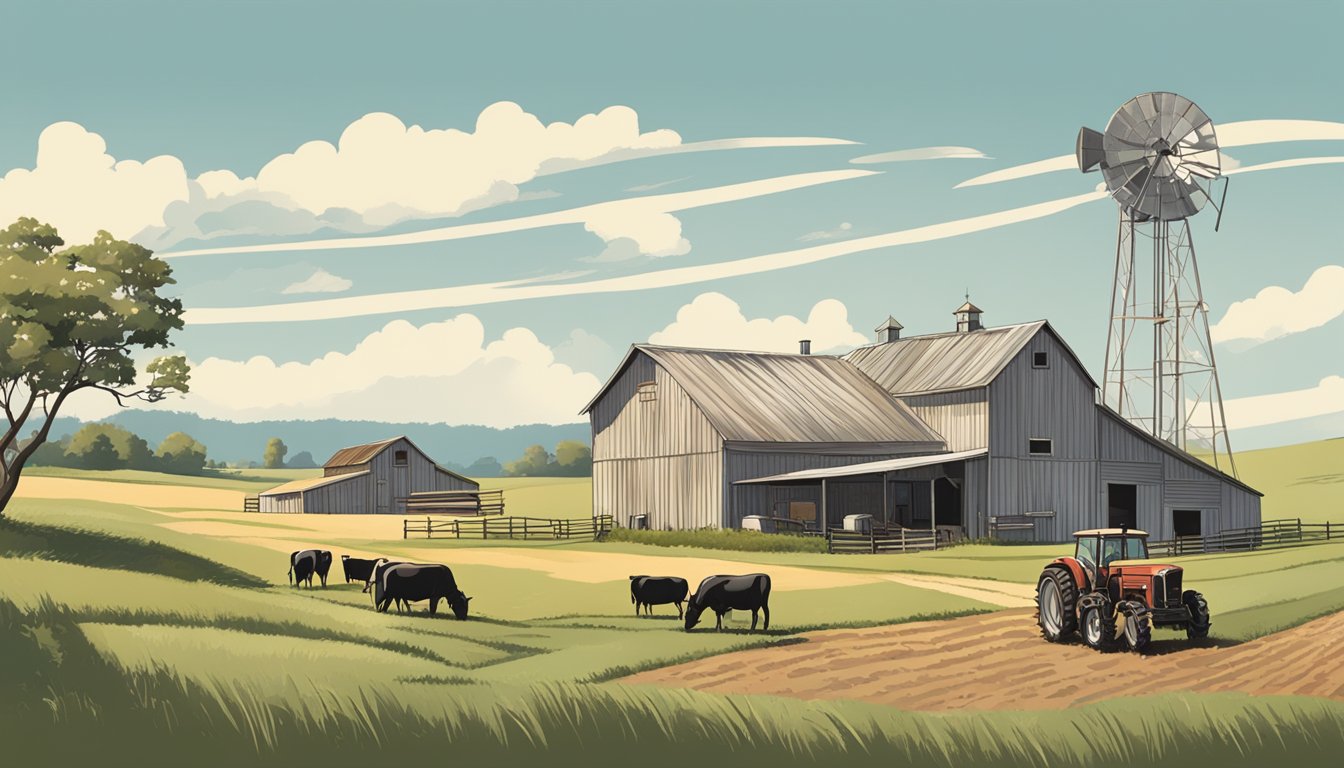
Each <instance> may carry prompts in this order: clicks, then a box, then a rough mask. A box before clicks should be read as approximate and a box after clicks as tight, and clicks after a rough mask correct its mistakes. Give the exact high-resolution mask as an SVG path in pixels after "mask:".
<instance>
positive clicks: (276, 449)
mask: <svg viewBox="0 0 1344 768" xmlns="http://www.w3.org/2000/svg"><path fill="white" fill-rule="evenodd" d="M286 453H289V446H287V445H285V441H284V440H281V439H280V438H278V437H272V438H271V439H270V440H267V441H266V451H265V452H264V453H263V454H262V455H261V465H262V466H263V467H266V468H267V469H282V468H283V467H284V466H285V454H286Z"/></svg>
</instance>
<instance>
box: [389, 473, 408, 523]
mask: <svg viewBox="0 0 1344 768" xmlns="http://www.w3.org/2000/svg"><path fill="white" fill-rule="evenodd" d="M407 471H409V470H408V468H407V467H405V466H398V467H393V468H392V503H393V504H395V505H396V507H397V514H405V513H406V497H407V495H408V494H409V487H408V486H409V482H408V481H407V479H406V473H407Z"/></svg>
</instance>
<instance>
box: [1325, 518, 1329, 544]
mask: <svg viewBox="0 0 1344 768" xmlns="http://www.w3.org/2000/svg"><path fill="white" fill-rule="evenodd" d="M1325 540H1326V541H1329V540H1330V521H1329V520H1326V521H1325Z"/></svg>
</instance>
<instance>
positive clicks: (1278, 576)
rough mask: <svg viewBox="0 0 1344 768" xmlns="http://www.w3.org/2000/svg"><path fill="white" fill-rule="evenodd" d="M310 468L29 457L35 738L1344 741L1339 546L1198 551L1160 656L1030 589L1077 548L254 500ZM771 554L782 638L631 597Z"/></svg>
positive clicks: (1028, 749)
mask: <svg viewBox="0 0 1344 768" xmlns="http://www.w3.org/2000/svg"><path fill="white" fill-rule="evenodd" d="M42 475H47V476H42ZM60 475H64V476H60ZM285 479H289V478H287V477H283V476H281V477H277V476H275V475H274V474H272V475H269V476H268V475H267V474H265V473H264V472H263V471H253V470H249V471H247V472H246V473H245V474H244V475H243V476H239V477H235V478H187V479H186V482H188V483H190V485H176V484H174V483H180V482H182V481H183V480H182V479H181V478H177V477H172V476H164V475H152V473H139V474H131V473H125V472H109V473H76V472H71V471H68V470H66V471H53V472H50V473H48V472H42V473H37V472H35V473H33V476H32V477H28V476H25V478H24V479H23V480H22V485H21V489H20V493H19V496H18V498H16V500H15V501H14V502H12V503H11V505H10V506H9V508H8V509H7V510H6V518H5V520H4V521H3V522H0V580H2V581H0V583H4V584H5V588H4V590H3V593H2V595H3V598H2V599H0V638H2V639H0V643H3V644H4V647H5V651H4V652H5V654H6V658H7V664H6V665H5V671H4V673H3V674H4V676H5V679H6V686H7V688H12V689H13V690H16V691H18V692H19V693H18V695H16V696H11V697H9V698H8V699H7V701H6V704H5V710H4V712H3V713H0V714H2V716H0V723H3V724H2V725H0V731H4V732H6V733H5V734H4V735H5V740H6V743H7V744H9V745H19V746H11V751H10V754H11V755H14V756H16V757H22V753H23V750H24V749H25V746H23V745H32V746H34V747H36V746H37V745H40V747H41V748H42V749H46V750H52V749H55V750H58V751H60V752H62V757H64V758H65V759H66V760H70V761H73V760H78V759H86V760H87V759H94V758H95V757H97V758H98V759H100V760H102V762H104V763H106V762H108V761H107V760H106V759H105V758H104V757H101V756H103V755H105V754H109V752H108V750H109V745H111V748H112V749H114V750H115V748H116V747H118V746H119V747H121V748H122V749H125V750H128V751H126V752H124V754H127V755H131V754H134V752H133V751H129V750H131V749H132V748H133V747H134V745H135V744H137V743H139V742H143V741H144V740H147V739H153V740H155V743H156V744H159V745H162V746H161V749H160V751H159V753H158V754H160V755H161V756H162V759H163V760H165V762H174V761H176V760H186V759H190V760H191V761H192V763H193V764H238V763H240V762H243V763H251V762H256V760H257V756H258V754H260V756H261V757H262V758H263V759H264V760H265V761H266V762H283V761H286V760H291V761H292V760H293V759H294V758H295V757H296V756H302V757H303V758H304V759H305V760H307V761H309V762H311V761H315V760H322V761H325V762H331V763H333V764H353V763H357V762H363V761H365V760H367V759H368V758H370V757H371V756H372V755H373V754H375V753H377V754H379V755H381V756H383V757H388V756H394V757H404V758H416V759H425V758H429V757H431V756H442V757H443V759H447V756H448V755H452V758H453V759H461V760H463V761H469V760H473V759H474V760H478V761H480V763H481V764H493V763H498V762H500V761H501V760H505V759H507V760H508V762H511V763H512V762H518V761H526V760H527V759H529V757H535V758H537V759H545V760H546V761H547V762H548V763H549V764H555V765H568V764H576V763H579V762H585V763H599V762H602V761H604V760H615V759H628V757H629V755H630V754H633V753H632V752H631V750H638V751H639V753H640V754H641V757H640V760H641V761H643V762H646V763H648V764H650V765H661V764H676V765H685V764H688V763H694V762H698V761H702V760H714V761H721V760H722V759H723V757H724V755H725V754H727V753H728V751H731V752H732V760H733V762H734V763H735V764H743V765H757V764H759V765H779V764H786V763H788V764H791V763H795V762H812V763H818V764H821V763H831V762H833V761H834V760H835V758H837V757H838V756H840V754H841V753H842V752H843V753H847V755H848V756H849V757H851V758H854V757H855V756H858V757H859V762H862V761H863V760H866V759H873V760H880V761H881V762H883V763H886V764H897V765H899V764H911V765H989V764H993V765H1037V764H1041V763H1042V762H1045V763H1048V764H1058V765H1072V764H1079V765H1082V764H1087V765H1097V764H1132V763H1139V762H1143V763H1147V762H1151V761H1153V760H1157V759H1163V760H1172V759H1179V760H1181V761H1182V762H1184V763H1185V764H1190V765H1200V764H1216V765H1235V764H1240V762H1239V761H1244V759H1245V758H1244V756H1245V755H1246V754H1249V753H1250V752H1251V751H1253V750H1254V749H1255V748H1266V749H1272V750H1290V751H1292V753H1293V754H1294V755H1295V759H1296V760H1297V763H1298V764H1303V765H1306V764H1311V762H1310V761H1311V758H1310V757H1306V758H1305V759H1303V756H1304V755H1305V756H1310V755H1320V756H1321V764H1328V763H1329V762H1330V760H1329V759H1328V757H1327V753H1325V752H1323V750H1327V749H1329V750H1336V754H1337V750H1338V749H1339V748H1340V747H1341V745H1344V676H1342V675H1341V670H1340V669H1339V667H1338V663H1337V662H1338V660H1339V659H1340V658H1344V653H1342V652H1341V651H1342V650H1344V649H1341V647H1340V642H1341V641H1340V639H1339V638H1340V637H1341V634H1344V633H1341V630H1340V627H1339V624H1338V622H1339V614H1338V613H1337V612H1338V611H1340V610H1341V609H1344V542H1340V543H1330V544H1320V545H1315V546H1308V547H1300V548H1292V549H1282V550H1275V551H1265V552H1256V553H1247V554H1233V555H1204V556H1195V557H1182V558H1178V559H1176V562H1177V563H1178V564H1180V565H1183V566H1184V567H1185V568H1186V569H1187V571H1188V573H1189V574H1190V575H1189V579H1190V583H1191V585H1198V587H1197V588H1198V589H1200V590H1201V591H1202V592H1204V594H1205V595H1206V596H1207V597H1208V599H1209V601H1210V603H1211V604H1212V605H1213V608H1214V624H1213V633H1212V637H1211V638H1210V640H1209V641H1207V642H1205V643H1202V644H1200V645H1199V646H1198V647H1195V648H1188V647H1187V644H1186V642H1185V640H1184V639H1183V636H1181V638H1180V639H1177V637H1178V636H1177V634H1176V633H1175V632H1171V631H1159V632H1158V633H1155V641H1156V642H1155V646H1156V649H1157V650H1156V652H1155V653H1153V654H1151V655H1148V656H1143V657H1139V656H1133V655H1129V654H1106V655H1098V654H1096V653H1094V652H1092V651H1090V650H1087V649H1085V648H1083V647H1082V646H1081V645H1066V646H1048V645H1046V644H1045V643H1044V642H1043V641H1042V640H1040V638H1039V636H1038V634H1037V633H1036V630H1035V626H1034V623H1033V621H1032V616H1031V610H1030V608H1029V607H1028V606H1030V605H1031V600H1032V596H1033V593H1034V582H1035V579H1036V576H1037V574H1038V573H1039V572H1040V568H1041V565H1042V564H1043V563H1044V562H1046V561H1048V560H1049V559H1050V558H1052V557H1055V556H1058V555H1059V554H1061V553H1063V552H1064V551H1065V550H1067V547H1064V546H1061V545H1050V546H1033V545H1020V546H988V545H965V546H960V547H954V548H950V549H944V550H939V551H936V552H927V553H919V554H903V555H894V554H893V555H863V556H844V555H825V554H817V553H794V552H729V551H723V550H706V549H696V548H689V547H672V548H669V547H654V546H649V545H645V544H638V543H632V542H619V541H608V542H554V541H526V542H524V541H494V540H490V541H484V542H483V541H466V540H453V539H438V538H436V539H432V540H424V539H409V540H406V539H403V538H402V531H401V517H399V516H381V517H380V516H372V515H369V516H327V515H259V514H245V513H242V512H239V511H238V510H239V509H240V508H241V499H242V497H243V496H244V495H246V494H248V493H253V492H255V490H256V489H257V487H259V486H262V487H264V486H266V485H273V484H274V483H277V482H282V481H284V480H285ZM500 486H503V487H505V489H506V500H507V504H508V509H509V513H510V514H518V515H535V516H538V517H557V516H573V517H583V516H586V515H588V514H589V511H588V509H589V507H588V505H587V499H588V493H589V486H588V484H587V482H586V481H585V480H581V479H579V480H575V479H545V478H532V479H522V480H505V481H494V480H489V481H485V482H484V483H483V487H500ZM1267 516H1268V515H1267ZM308 547H320V548H324V549H330V550H331V551H332V552H333V553H335V554H336V556H337V558H338V560H337V563H336V564H335V565H334V566H333V567H332V571H331V575H330V578H329V583H328V587H327V588H326V589H325V590H324V589H321V588H318V589H313V590H311V591H310V590H307V589H301V590H296V589H293V588H291V587H289V586H288V584H287V577H286V573H285V570H286V567H287V555H288V553H289V552H291V551H294V550H296V549H302V548H308ZM341 554H350V555H352V556H375V555H384V556H388V557H395V558H401V559H407V560H414V561H419V562H443V563H447V564H449V565H450V566H451V567H452V568H453V571H454V573H455V575H456V577H457V581H458V583H459V584H460V585H461V587H462V588H463V589H464V590H465V592H466V593H467V594H468V595H470V596H471V597H472V598H473V600H472V603H471V611H472V615H471V619H470V620H468V621H465V622H460V621H456V620H454V619H452V618H451V615H450V614H445V613H444V612H441V613H440V615H439V616H437V617H433V618H431V617H429V616H428V615H427V614H426V613H425V612H424V610H423V607H422V608H421V609H420V610H418V611H416V612H413V613H411V614H407V615H398V614H397V613H396V612H395V611H392V612H389V613H388V614H378V613H375V612H374V611H373V610H372V608H371V605H370V597H369V595H367V594H363V593H362V592H361V586H362V585H361V584H357V583H356V584H346V583H344V580H343V579H342V578H341V577H340V570H341V569H340V564H339V556H340V555H341ZM752 571H763V572H767V573H769V574H770V575H771V577H772V580H773V583H774V594H773V595H772V598H771V604H770V607H771V614H772V616H771V625H770V630H769V631H768V632H758V633H754V634H752V633H747V632H746V631H745V629H746V627H747V626H748V623H747V622H749V620H750V617H749V616H743V615H741V614H740V613H739V614H737V615H734V616H731V617H730V618H729V620H728V622H727V624H726V627H727V631H725V632H723V633H716V632H714V631H713V629H712V626H713V625H712V622H711V623H710V624H709V625H708V626H709V628H708V629H705V626H706V625H705V624H703V623H702V625H701V629H699V630H697V631H695V632H692V633H686V632H683V631H681V624H680V623H679V622H677V621H676V611H675V609H674V608H673V607H672V606H660V607H658V608H656V609H655V615H654V616H653V617H652V618H636V616H635V615H634V610H633V606H632V605H631V604H630V594H629V587H628V579H627V576H628V575H631V574H636V573H649V574H671V575H680V576H684V577H686V578H687V579H688V580H689V581H690V582H691V584H692V586H694V585H695V584H696V583H698V581H699V579H700V578H701V577H703V576H707V575H710V574H715V573H747V572H752ZM1320 617H1325V618H1320ZM1257 638H1259V639H1257ZM1271 659H1272V660H1273V664H1270V665H1269V666H1264V667H1263V668H1262V665H1266V664H1269V661H1270V660H1271ZM11 662H12V663H11ZM1330 664H1334V666H1330ZM1256 670H1259V671H1260V672H1263V674H1257V672H1256ZM694 688H701V689H704V690H690V689H694ZM1050 692H1054V693H1058V694H1059V695H1058V696H1056V697H1050V696H1048V695H1047V694H1048V693H1050ZM1266 694H1294V695H1266ZM1136 696H1143V698H1135V697H1136ZM798 699H806V700H807V701H808V703H807V704H806V705H805V706H799V704H798ZM962 710H966V711H962ZM971 710H974V711H971ZM1080 731H1085V732H1092V733H1107V734H1111V735H1110V736H1108V737H1107V738H1104V739H1091V738H1089V739H1084V738H1082V737H1081V736H1080V735H1079V734H1080ZM70 734H79V738H69V735H70ZM20 737H21V738H20ZM206 741H208V743H209V745H210V748H209V749H208V750H202V749H201V747H202V744H203V743H206ZM505 750H507V752H506V751H505ZM47 754H51V752H50V751H48V752H47ZM111 754H115V751H114V752H111ZM188 755H189V756H190V757H187V756H188ZM115 762H116V761H115V760H113V761H112V763H113V764H115ZM128 762H130V761H129V760H128Z"/></svg>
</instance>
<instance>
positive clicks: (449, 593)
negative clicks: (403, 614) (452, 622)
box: [373, 563, 471, 619]
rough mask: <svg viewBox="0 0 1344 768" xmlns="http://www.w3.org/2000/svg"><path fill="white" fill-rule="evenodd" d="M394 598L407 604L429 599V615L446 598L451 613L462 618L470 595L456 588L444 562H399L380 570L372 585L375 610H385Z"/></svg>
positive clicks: (465, 612)
mask: <svg viewBox="0 0 1344 768" xmlns="http://www.w3.org/2000/svg"><path fill="white" fill-rule="evenodd" d="M394 600H400V601H404V602H406V603H408V604H409V603H413V602H416V601H419V600H428V601H429V614H430V615H431V616H433V615H434V614H435V613H437V612H438V610H439V601H440V600H447V601H448V607H449V608H452V609H453V615H454V616H456V617H457V618H459V619H465V618H467V603H468V602H470V601H471V598H470V597H467V596H466V595H464V594H462V590H460V589H458V588H457V580H456V579H454V578H453V572H452V570H451V569H449V567H448V566H446V565H420V564H418V563H399V564H397V565H391V566H388V567H387V568H385V569H382V570H381V572H380V573H379V574H378V575H377V578H376V579H375V583H374V587H373V602H374V606H375V607H376V608H377V609H378V611H380V612H382V613H386V612H387V606H388V605H389V604H391V603H392V601H394Z"/></svg>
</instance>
